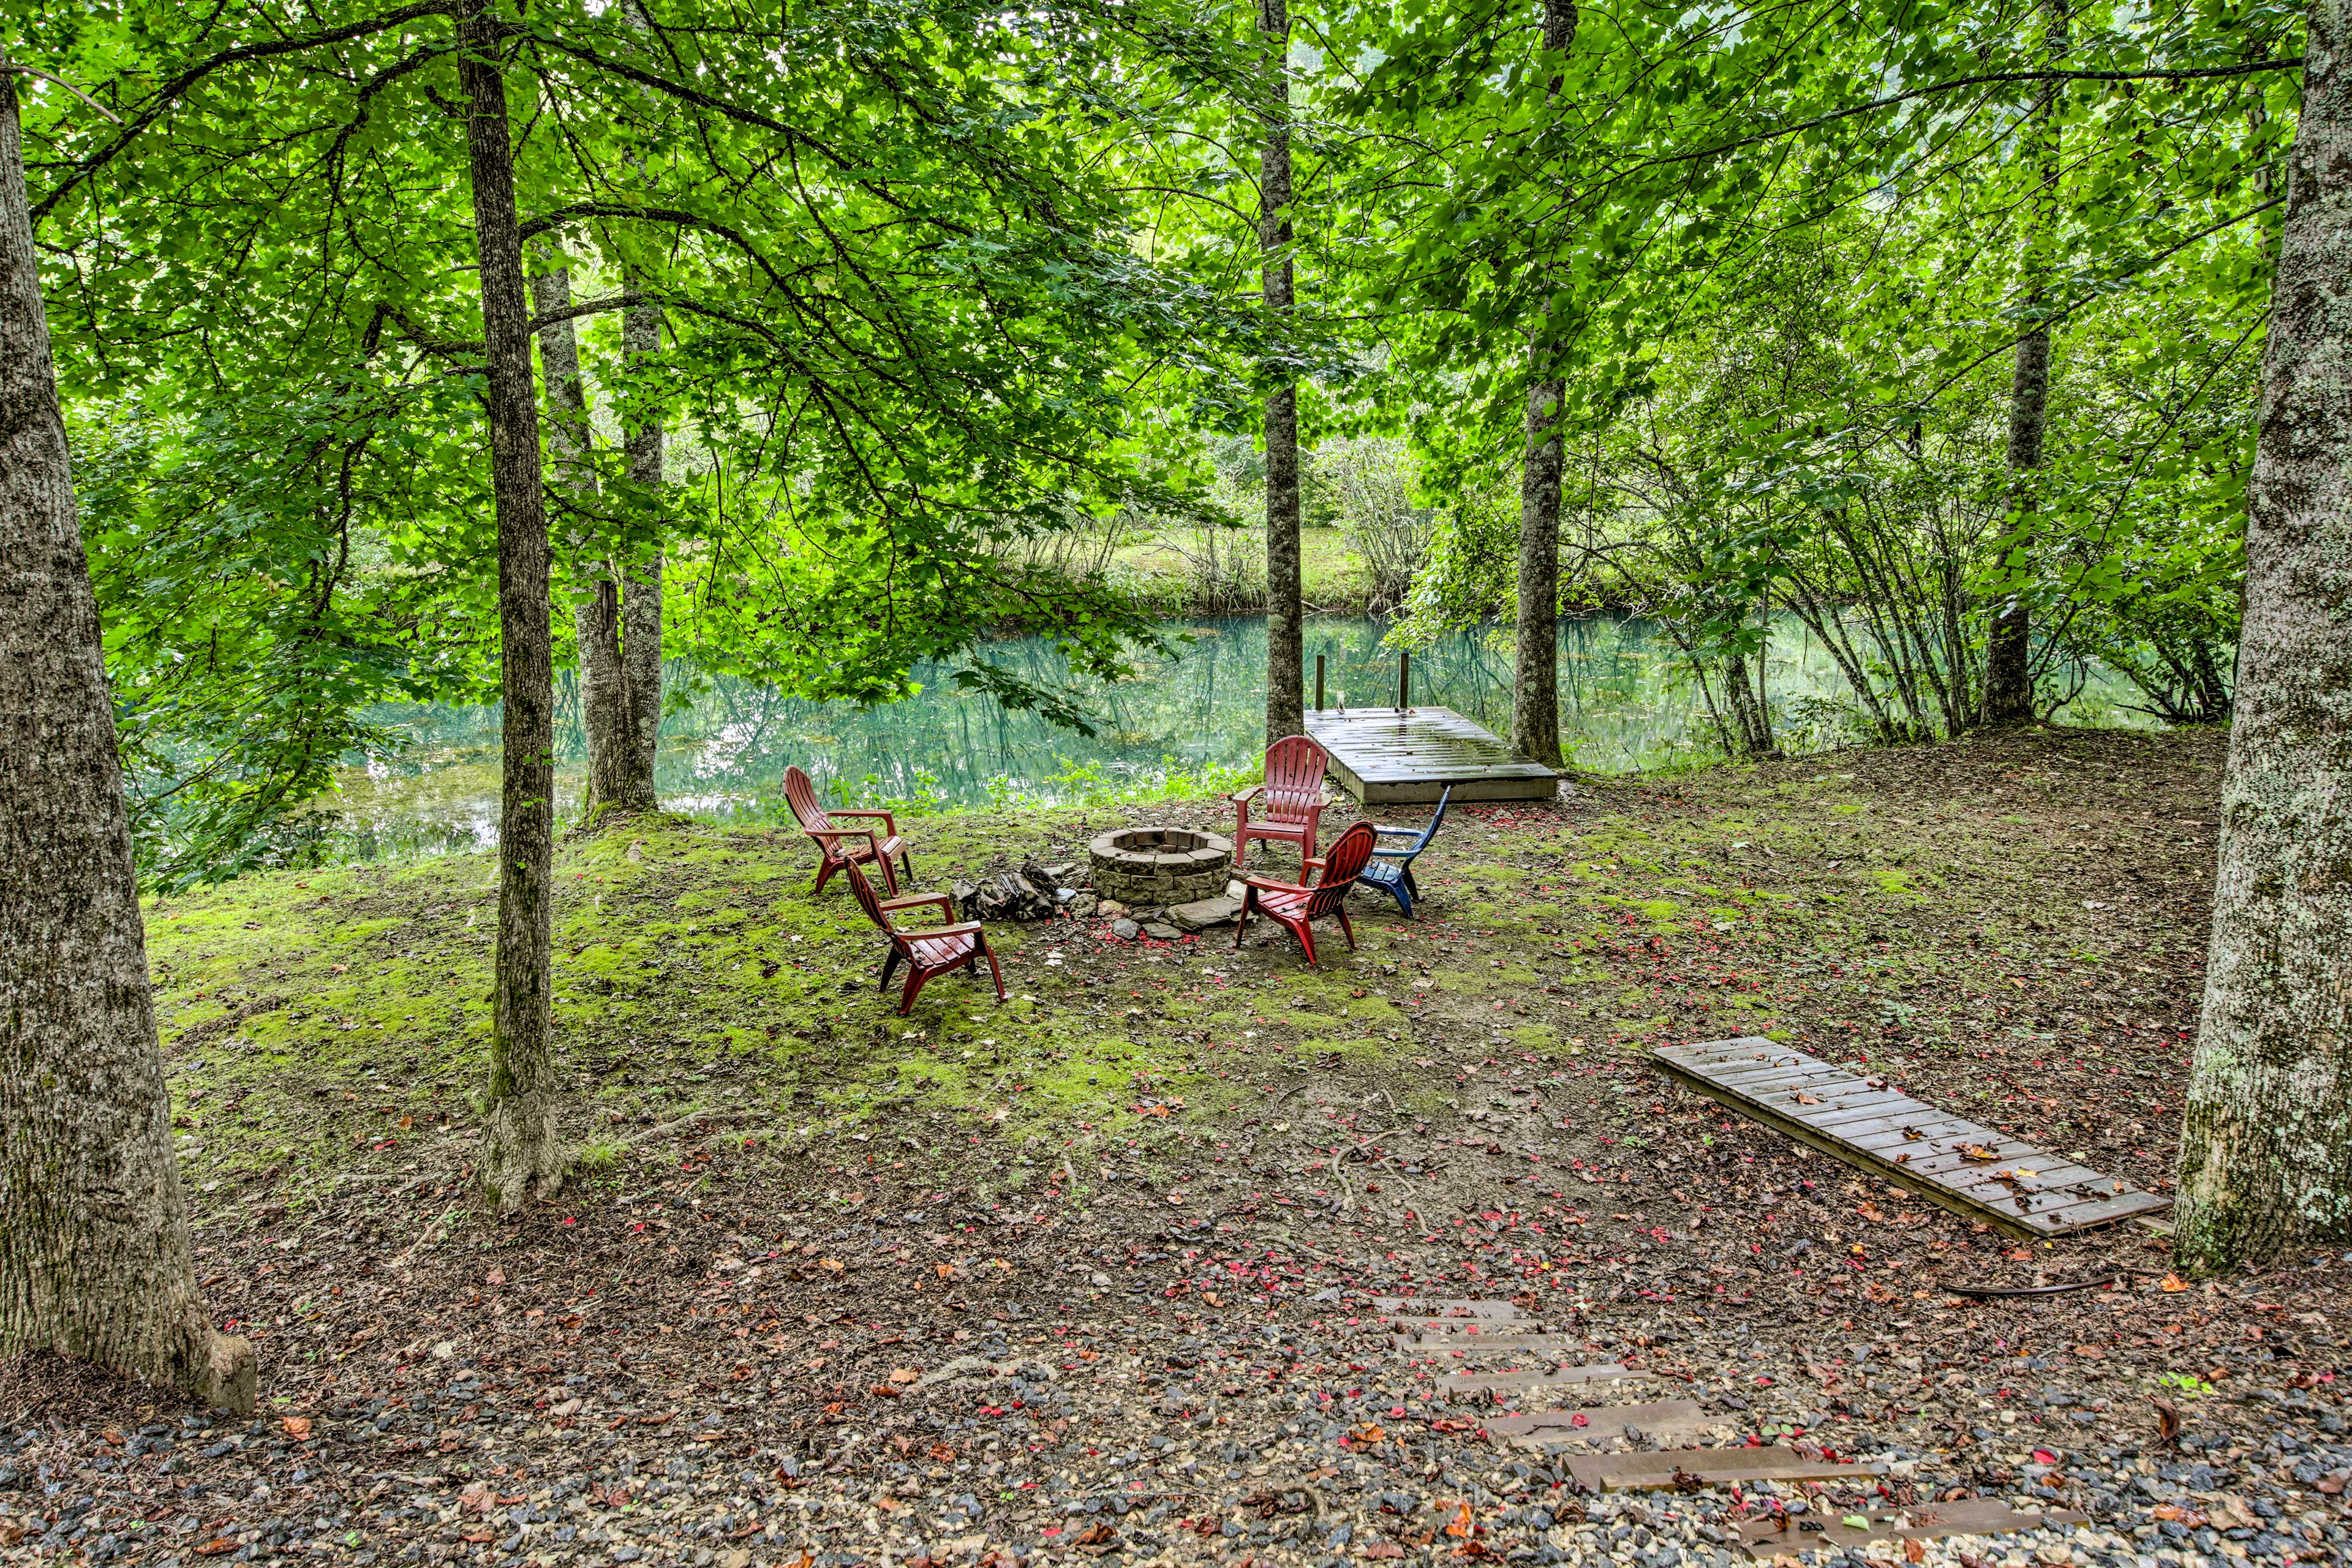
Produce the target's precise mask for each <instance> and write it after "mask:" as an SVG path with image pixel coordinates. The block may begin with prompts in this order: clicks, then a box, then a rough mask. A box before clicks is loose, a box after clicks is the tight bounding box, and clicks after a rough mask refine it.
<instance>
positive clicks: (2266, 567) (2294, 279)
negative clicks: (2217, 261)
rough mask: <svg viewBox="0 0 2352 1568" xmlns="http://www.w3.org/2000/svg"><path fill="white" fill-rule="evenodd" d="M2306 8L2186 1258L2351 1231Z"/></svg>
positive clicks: (2337, 315)
mask: <svg viewBox="0 0 2352 1568" xmlns="http://www.w3.org/2000/svg"><path fill="white" fill-rule="evenodd" d="M2348 9H2352V6H2347V0H2313V4H2312V6H2311V10H2310V14H2309V17H2308V22H2307V26H2308V28H2309V37H2308V41H2307V42H2306V44H2305V48H2304V59H2305V65H2304V74H2303V112H2302V118H2301V120H2300V121H2298V123H2297V124H2296V126H2295V132H2294V152H2293V153H2292V155H2291V156H2290V157H2289V159H2288V162H2287V194H2286V216H2285V222H2284V227H2283V228H2282V230H2281V233H2280V236H2279V248H2278V269H2277V274H2276V277H2275V279H2274V280H2273V284H2272V289H2271V314H2270V332H2269V338H2268V341H2267V342H2266V344H2265V346H2264V349H2263V390H2262V412H2261V415H2260V417H2259V420H2258V423H2257V427H2256V437H2255V448H2254V466H2253V473H2252V479H2251V480H2250V481H2249V486H2248V492H2247V510H2246V587H2245V614H2244V621H2243V629H2242V632H2241V634H2240V641H2239V645H2238V681H2237V712H2236V719H2235V721H2234V722H2233V723H2232V725H2231V731H2230V757H2229V763H2228V766H2227V769H2226V771H2225V773H2224V774H2223V777H2222V784H2221V847H2220V861H2221V864H2220V868H2219V872H2218V875H2217V879H2216V887H2215V892H2214V898H2213V935H2212V942H2211V945H2210V950H2209V952H2208V954H2207V958H2206V971H2205V1005H2204V1011H2203V1014H2202V1016H2200V1018H2199V1020H2198V1031H2197V1052H2196V1058H2195V1060H2194V1063H2193V1065H2192V1067H2191V1068H2190V1073H2189V1096H2188V1110H2187V1112H2186V1115H2185V1117H2184V1120H2183V1123H2182V1129H2181V1145H2180V1148H2181V1152H2180V1175H2179V1210H2178V1212H2177V1214H2176V1216H2175V1219H2176V1223H2177V1225H2178V1230H2177V1233H2176V1238H2175V1247H2177V1249H2178V1253H2179V1260H2180V1261H2181V1262H2182V1263H2183V1264H2185V1265H2188V1266H2189V1267H2191V1268H2200V1269H2208V1268H2227V1267H2229V1266H2231V1265H2233V1264H2242V1263H2251V1262H2261V1261H2266V1260H2268V1259H2271V1258H2277V1257H2281V1256H2284V1255H2286V1254H2288V1253H2290V1252H2294V1251H2298V1250H2301V1249H2304V1248H2307V1247H2313V1246H2316V1245H2319V1244H2321V1243H2326V1244H2327V1245H2329V1246H2331V1247H2338V1246H2341V1245H2343V1243H2344V1242H2345V1241H2346V1240H2347V1238H2352V295H2347V292H2346V290H2345V289H2344V286H2343V284H2344V279H2345V278H2346V277H2347V276H2352V56H2347V53H2346V52H2345V51H2346V50H2347V49H2352V15H2347V10H2348Z"/></svg>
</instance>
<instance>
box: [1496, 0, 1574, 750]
mask: <svg viewBox="0 0 2352 1568" xmlns="http://www.w3.org/2000/svg"><path fill="white" fill-rule="evenodd" d="M1575 42H1576V6H1575V5H1573V4H1572V3H1571V0H1543V47H1544V50H1545V52H1546V53H1549V54H1565V53H1566V52H1567V51H1568V50H1569V49H1570V47H1572V46H1573V45H1574V44H1575ZM1544 96H1545V99H1546V100H1547V101H1549V100H1553V99H1556V98H1557V97H1558V96H1559V77H1557V76H1555V77H1553V78H1552V79H1551V82H1550V85H1549V88H1548V89H1546V91H1545V94H1544ZM1543 313H1544V314H1545V315H1549V308H1547V309H1546V310H1545V311H1544V312H1543ZM1557 357H1558V355H1557V351H1556V349H1555V347H1554V345H1553V344H1552V343H1551V342H1550V341H1549V336H1548V334H1547V331H1546V328H1545V326H1544V325H1543V324H1540V323H1539V324H1538V326H1537V328H1536V330H1535V331H1533V332H1532V333H1530V334H1529V338H1528V426H1527V449H1526V454H1525V456H1524V457H1523V458H1521V461H1520V468H1519V595H1518V598H1519V603H1518V621H1517V626H1516V627H1515V628H1514V636H1513V639H1512V643H1513V649H1512V660H1511V749H1512V750H1513V751H1515V752H1518V753H1519V754H1520V755H1522V756H1526V757H1532V758H1534V759H1535V760H1536V761H1537V762H1538V763H1543V764H1544V765H1545V766H1546V767H1552V768H1556V767H1559V765H1560V763H1561V756H1560V749H1559V489H1560V470H1561V468H1562V452H1561V447H1560V433H1559V415H1560V405H1561V404H1562V403H1563V402H1564V401H1565V400H1566V397H1567V394H1568V386H1567V383H1566V382H1565V381H1563V380H1562V379H1561V378H1560V376H1559V372H1558V371H1557V370H1556V369H1555V368H1554V367H1555V364H1556V362H1557Z"/></svg>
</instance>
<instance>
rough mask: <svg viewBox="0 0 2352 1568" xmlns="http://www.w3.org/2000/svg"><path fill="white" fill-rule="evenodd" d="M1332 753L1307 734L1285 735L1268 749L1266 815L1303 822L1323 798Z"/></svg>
mask: <svg viewBox="0 0 2352 1568" xmlns="http://www.w3.org/2000/svg"><path fill="white" fill-rule="evenodd" d="M1330 763H1331V759H1330V755H1329V753H1328V752H1325V751H1324V750H1323V748H1322V747H1321V746H1319V745H1317V744H1316V743H1315V742H1313V741H1311V740H1309V739H1308V738H1307V736H1305V735H1285V736H1284V737H1283V738H1282V739H1281V740H1279V741H1276V742H1275V743H1274V744H1273V745H1271V746H1268V747H1267V748H1266V749H1265V815H1266V816H1268V817H1270V818H1273V819H1275V820H1276V821H1283V822H1303V821H1305V820H1306V819H1307V813H1308V811H1310V810H1311V809H1312V808H1313V806H1314V805H1315V803H1316V801H1318V799H1320V798H1321V797H1322V795H1323V774H1324V771H1325V770H1326V769H1327V768H1328V767H1329V766H1330Z"/></svg>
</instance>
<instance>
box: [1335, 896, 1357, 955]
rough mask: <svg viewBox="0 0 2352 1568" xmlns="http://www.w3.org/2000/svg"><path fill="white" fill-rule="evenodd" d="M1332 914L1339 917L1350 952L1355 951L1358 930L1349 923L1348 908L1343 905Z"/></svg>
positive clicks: (1340, 928)
mask: <svg viewBox="0 0 2352 1568" xmlns="http://www.w3.org/2000/svg"><path fill="white" fill-rule="evenodd" d="M1331 912H1332V913H1333V914H1335V915H1338V916H1339V930H1340V931H1342V932H1343V933H1344V934H1345V935H1346V936H1347V938H1348V947H1349V951H1350V952H1352V951H1354V949H1355V946H1356V928H1355V927H1354V926H1351V925H1349V923H1348V906H1347V905H1345V904H1341V905H1339V907H1338V908H1337V909H1335V910H1332V911H1331Z"/></svg>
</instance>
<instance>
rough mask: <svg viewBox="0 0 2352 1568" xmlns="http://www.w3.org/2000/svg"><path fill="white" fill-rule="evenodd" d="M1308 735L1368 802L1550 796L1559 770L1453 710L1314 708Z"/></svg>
mask: <svg viewBox="0 0 2352 1568" xmlns="http://www.w3.org/2000/svg"><path fill="white" fill-rule="evenodd" d="M1307 734H1308V735H1309V736H1311V737H1312V738H1313V739H1314V741H1315V742H1316V743H1317V744H1318V745H1320V746H1321V747H1322V748H1323V749H1324V750H1325V751H1327V752H1330V753H1331V773H1332V775H1333V776H1334V777H1336V778H1337V779H1338V780H1339V782H1340V783H1341V784H1344V785H1346V786H1347V788H1348V791H1349V793H1350V794H1351V795H1354V796H1355V797H1356V798H1357V800H1359V801H1360V802H1361V803H1363V804H1364V805H1368V806H1371V805H1421V804H1428V803H1432V802H1434V801H1435V800H1436V799H1437V797H1438V796H1439V795H1441V794H1443V793H1444V789H1445V787H1446V786H1447V785H1448V784H1451V785H1453V786H1454V799H1455V800H1456V801H1473V800H1549V799H1551V798H1552V796H1553V795H1555V794H1557V793H1558V792H1559V774H1558V773H1554V772H1553V771H1552V770H1551V769H1549V768H1548V767H1546V766H1544V765H1543V764H1542V763H1538V762H1536V761H1533V760H1532V759H1530V758H1528V757H1523V756H1520V755H1518V754H1517V752H1513V751H1512V750H1511V748H1510V747H1509V746H1507V745H1506V744H1505V743H1504V742H1502V741H1500V740H1499V739H1497V738H1496V736H1494V735H1492V734H1490V733H1488V732H1487V731H1486V730H1484V729H1482V728H1481V727H1479V726H1478V725H1477V724H1475V723H1473V722H1472V721H1469V720H1467V719H1465V718H1464V717H1463V716H1462V715H1461V714H1459V713H1456V712H1455V711H1454V710H1453V709H1451V708H1406V709H1402V710H1399V709H1395V708H1351V709H1349V710H1347V711H1345V712H1342V711H1340V710H1339V709H1336V708H1319V709H1313V710H1309V711H1308V712H1307Z"/></svg>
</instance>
